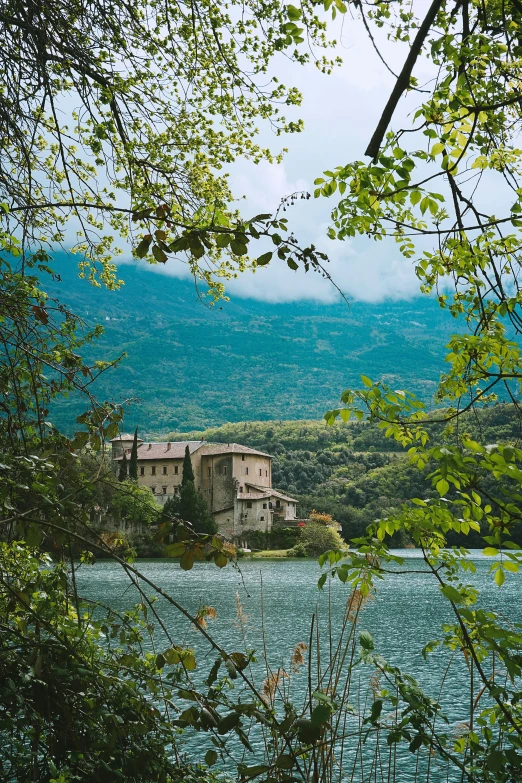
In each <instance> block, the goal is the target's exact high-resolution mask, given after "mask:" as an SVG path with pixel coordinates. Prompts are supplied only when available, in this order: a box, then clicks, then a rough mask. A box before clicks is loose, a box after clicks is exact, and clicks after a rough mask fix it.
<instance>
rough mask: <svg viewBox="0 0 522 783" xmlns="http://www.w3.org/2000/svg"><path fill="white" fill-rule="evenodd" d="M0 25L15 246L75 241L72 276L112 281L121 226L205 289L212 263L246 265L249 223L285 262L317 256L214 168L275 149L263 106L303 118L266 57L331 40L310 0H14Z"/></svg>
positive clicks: (298, 56) (3, 174)
mask: <svg viewBox="0 0 522 783" xmlns="http://www.w3.org/2000/svg"><path fill="white" fill-rule="evenodd" d="M0 25H1V27H2V33H3V41H4V46H3V50H2V51H3V54H2V55H1V68H2V73H3V74H4V79H3V89H2V91H1V94H0V136H1V137H2V139H3V142H2V147H3V150H2V153H3V154H2V161H1V162H0V200H1V201H2V202H4V208H5V211H6V212H7V211H8V212H9V230H11V232H12V233H16V232H20V233H21V234H22V235H23V237H24V243H25V244H26V245H27V246H30V245H31V244H33V246H36V247H38V246H39V245H40V244H41V243H47V244H48V245H49V246H51V247H54V246H56V245H57V244H64V243H65V244H66V245H69V246H71V245H72V246H73V249H74V251H75V252H77V253H79V254H80V255H81V257H82V259H81V261H80V269H81V274H82V275H83V276H86V277H88V278H89V279H91V280H92V281H99V280H101V281H102V282H104V283H106V284H107V285H109V286H114V285H115V284H117V280H116V277H115V267H114V266H113V264H112V262H111V259H112V257H113V255H114V254H115V253H117V252H120V249H121V248H120V245H121V241H123V242H127V241H131V242H132V243H133V245H134V247H135V254H136V256H137V257H139V258H147V260H149V261H150V262H151V263H165V261H166V260H167V257H168V256H171V255H176V256H177V257H181V258H184V259H185V261H186V263H187V264H188V266H189V268H190V270H191V272H192V273H193V274H194V275H195V277H196V278H199V279H202V280H204V281H205V282H207V283H208V284H209V285H210V286H212V287H213V292H214V294H215V295H220V294H221V293H222V285H220V283H219V280H218V281H217V282H216V280H215V278H214V277H213V273H217V276H218V277H230V276H231V275H235V274H237V273H238V272H241V271H243V270H244V269H245V268H246V267H247V266H248V265H249V264H251V262H249V261H248V259H247V249H248V243H249V240H250V239H251V238H254V239H256V238H258V237H259V236H260V234H263V235H267V236H271V237H272V239H273V241H274V243H275V244H276V245H277V246H278V247H279V251H280V257H281V258H283V259H285V260H287V261H288V262H289V263H291V264H293V265H294V268H295V267H296V264H297V261H296V260H295V258H301V260H302V261H303V263H305V264H307V263H308V264H312V265H313V264H315V263H319V265H320V257H319V256H317V255H316V254H315V252H314V249H313V248H312V249H307V251H306V252H305V253H304V254H302V253H301V251H300V249H299V248H298V246H297V243H296V241H295V239H294V238H292V237H289V238H288V239H286V240H284V241H283V239H282V237H281V232H284V231H285V230H286V221H284V220H283V219H280V218H279V216H277V215H276V217H275V218H274V219H270V215H264V216H258V217H257V218H255V219H254V220H252V221H250V222H249V221H244V220H242V219H241V218H240V216H239V215H238V214H237V212H236V211H235V209H234V208H233V206H231V202H232V194H231V192H230V189H229V186H228V182H227V174H226V170H227V167H228V166H229V164H231V163H232V162H233V161H234V160H235V159H236V158H237V157H239V156H242V157H244V158H246V159H250V160H252V161H254V162H259V161H261V160H268V161H272V160H280V157H281V153H278V154H276V155H273V154H272V152H271V151H270V150H269V149H267V148H265V147H262V146H261V145H260V144H258V143H257V141H256V135H257V133H258V125H259V123H260V122H265V123H268V125H269V126H270V127H271V128H272V130H273V131H274V132H275V134H276V135H280V134H282V133H293V132H298V131H300V130H301V128H302V123H301V121H299V120H297V121H294V120H288V119H287V118H286V117H285V115H284V113H283V111H284V107H285V106H286V107H291V106H296V105H299V103H300V101H301V96H300V94H299V91H298V90H296V89H295V88H294V87H291V86H286V85H285V84H283V83H281V82H280V81H279V79H278V78H277V76H275V75H273V71H272V61H273V60H274V57H275V56H276V55H279V54H280V53H281V54H283V53H284V55H285V56H286V57H288V58H290V59H291V60H293V61H295V62H297V63H300V64H304V63H306V62H308V61H309V60H310V59H311V53H310V52H311V49H310V46H311V47H312V51H313V50H317V49H318V50H322V49H325V48H326V47H328V45H329V42H328V40H327V38H326V35H325V23H324V21H321V20H320V19H319V17H318V16H317V14H316V10H315V4H314V3H313V2H311V0H305V2H304V3H302V4H301V7H300V8H296V7H294V6H292V5H286V4H285V3H283V2H273V3H265V2H263V0H231V2H229V3H227V4H221V3H216V2H214V1H213V0H203V2H198V3H193V2H186V1H185V0H183V1H182V2H172V0H167V1H166V2H163V0H162V1H161V2H159V0H146V2H145V0H141V1H140V2H138V3H133V4H131V5H129V4H127V3H124V2H121V0H95V2H93V3H81V2H80V3H77V4H73V5H71V4H70V3H67V2H63V1H62V0H58V2H56V3H30V4H29V5H28V4H27V3H25V2H20V0H12V1H11V2H8V3H7V4H4V5H3V7H2V10H1V11H0ZM305 39H306V47H305V46H303V44H305ZM314 58H315V54H314ZM315 62H316V64H317V65H318V67H319V68H320V69H321V70H323V71H325V72H329V71H330V70H331V67H332V65H333V64H334V62H333V61H332V60H330V59H328V58H327V57H325V56H320V57H318V58H315ZM71 219H72V221H73V222H72V223H71V224H70V227H68V223H69V221H70V220H71ZM71 231H76V237H75V239H73V236H74V235H73V234H72V233H71ZM118 238H119V239H118ZM271 256H272V254H271V253H270V252H268V253H264V254H263V256H262V257H261V258H260V259H259V263H260V264H265V263H268V261H269V260H270V258H271ZM204 257H205V258H206V259H207V261H208V263H204Z"/></svg>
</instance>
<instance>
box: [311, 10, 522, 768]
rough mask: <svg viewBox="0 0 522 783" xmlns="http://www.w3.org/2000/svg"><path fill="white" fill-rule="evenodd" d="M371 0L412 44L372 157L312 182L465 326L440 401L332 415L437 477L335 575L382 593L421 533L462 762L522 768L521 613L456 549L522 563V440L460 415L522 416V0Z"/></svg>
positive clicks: (347, 223) (340, 225)
mask: <svg viewBox="0 0 522 783" xmlns="http://www.w3.org/2000/svg"><path fill="white" fill-rule="evenodd" d="M358 5H359V9H360V13H361V14H362V15H363V16H364V21H365V24H366V26H367V29H368V30H369V31H370V35H372V33H371V25H376V26H377V27H380V26H382V25H386V26H387V27H388V31H389V36H390V37H391V38H392V39H394V40H401V41H406V42H407V43H408V44H409V51H408V54H407V57H406V58H405V60H404V64H403V67H402V69H400V71H399V73H398V75H397V77H396V82H395V85H394V88H393V89H392V91H391V93H390V96H389V99H388V101H387V103H386V105H385V106H384V107H383V111H382V115H381V117H380V120H379V122H378V123H377V126H376V128H375V132H374V133H373V135H372V137H371V138H370V139H369V143H368V147H367V150H366V154H367V156H368V157H369V158H370V160H369V161H354V162H349V163H347V164H346V165H341V166H339V167H338V168H336V169H334V170H333V171H330V172H328V173H327V174H326V175H325V177H324V178H319V179H318V180H316V185H317V189H316V191H315V195H316V196H317V197H319V196H327V197H329V196H333V195H334V194H335V193H339V196H340V197H339V200H338V203H337V204H336V206H334V208H333V211H332V226H331V229H330V231H329V234H330V236H331V237H332V238H339V239H341V240H343V239H345V238H348V237H354V236H356V235H358V234H365V235H368V236H372V237H374V238H375V239H376V240H383V239H386V238H388V237H390V238H392V239H393V240H395V242H396V243H397V244H398V246H399V250H400V252H401V253H402V254H403V256H404V257H405V258H406V259H414V264H415V271H416V274H417V276H418V277H419V280H420V284H421V292H422V293H424V294H427V295H431V294H435V295H436V296H437V299H438V302H439V304H440V307H441V308H444V309H446V308H447V309H448V310H449V311H450V313H451V314H452V315H453V316H454V317H455V318H456V319H458V323H459V325H460V326H461V329H462V330H463V331H462V332H461V333H459V334H455V335H454V336H452V338H451V340H450V342H449V344H448V346H447V348H448V353H447V356H446V361H447V363H448V368H447V371H446V372H445V373H444V374H443V375H442V377H441V380H440V383H439V386H438V389H437V391H436V395H435V401H436V402H437V403H438V404H439V405H441V406H442V405H444V409H439V410H435V411H431V412H430V411H428V410H427V409H426V406H425V405H424V404H423V403H421V402H420V401H419V400H418V399H417V398H416V397H415V396H414V395H413V394H411V393H410V392H408V391H404V390H399V391H397V390H395V389H392V388H390V387H389V386H387V385H386V384H385V383H382V382H376V381H374V380H372V379H371V378H368V377H367V376H362V378H361V380H362V387H361V388H360V389H358V390H346V391H345V392H344V393H343V394H342V396H341V406H340V407H339V409H336V410H334V411H330V412H329V413H327V414H326V418H327V421H329V422H333V421H334V420H335V419H336V418H337V417H338V416H341V417H342V418H343V420H344V421H347V420H348V419H349V418H350V416H351V415H355V416H356V417H357V418H358V419H360V420H362V419H364V418H365V417H368V418H369V420H370V421H373V422H375V423H377V424H378V426H379V427H380V428H381V429H382V430H383V431H384V434H385V436H386V437H388V438H394V439H395V440H396V441H398V442H399V443H400V444H401V445H402V446H403V447H405V448H407V449H408V456H409V459H410V460H411V462H412V463H413V464H414V465H415V466H416V467H417V469H418V470H419V472H420V473H421V474H422V473H423V474H424V475H425V477H426V480H427V481H428V482H429V484H430V494H429V496H427V497H426V496H418V497H413V498H412V502H411V504H410V505H408V506H403V507H402V509H398V510H397V511H396V512H395V513H393V514H390V515H389V516H388V517H385V518H383V519H377V520H376V521H374V522H373V523H372V524H371V525H370V526H369V527H368V529H367V531H366V534H365V535H364V536H361V537H360V538H359V539H357V541H356V543H357V545H358V547H359V551H358V552H357V553H354V554H352V555H351V557H350V558H349V560H348V561H347V562H346V563H345V564H344V565H341V566H337V565H334V564H333V563H334V561H335V555H332V560H331V561H330V563H331V565H332V569H331V573H333V574H335V575H338V576H339V577H340V578H341V581H343V582H346V581H348V580H350V581H351V582H352V583H354V582H357V583H358V584H359V586H360V589H361V591H362V594H363V595H368V594H369V592H370V591H371V590H372V589H373V588H374V587H375V585H376V582H377V580H378V579H380V578H381V577H382V576H383V575H384V574H385V573H386V571H387V570H388V569H389V568H390V567H391V566H392V570H393V564H394V562H395V563H396V560H395V559H394V557H393V555H392V554H391V553H390V551H389V546H390V543H391V541H393V537H394V536H396V535H397V534H401V533H402V534H404V535H405V536H406V537H407V538H409V539H410V540H412V541H413V542H414V544H415V546H417V547H418V548H419V549H420V550H421V552H422V555H423V558H424V566H425V569H426V571H427V573H429V574H430V575H431V577H432V579H433V583H434V586H436V587H437V589H438V590H439V593H440V596H441V597H440V600H441V601H445V602H447V606H448V611H449V613H450V614H451V617H452V621H451V622H449V623H448V625H446V626H445V627H444V628H443V629H441V632H440V634H439V636H438V638H437V639H436V640H433V641H432V642H430V644H429V645H428V648H425V650H424V653H425V654H426V655H427V654H428V652H429V651H431V650H434V649H435V648H437V647H439V646H442V647H444V646H446V647H447V648H448V650H449V651H450V652H449V653H448V654H449V655H451V654H453V653H452V652H451V651H454V650H456V649H459V650H462V652H463V653H464V655H465V657H466V661H468V662H469V678H470V688H471V689H472V692H473V691H474V692H479V689H480V694H481V698H480V700H479V699H476V700H471V702H470V705H469V712H468V714H467V716H466V719H467V727H468V728H467V730H466V732H465V733H464V735H463V736H462V738H461V740H460V742H458V743H456V745H455V751H456V753H457V755H455V756H453V757H452V764H454V766H455V768H459V769H460V773H459V777H462V778H464V777H466V778H468V779H475V780H479V781H485V780H494V781H499V782H500V781H505V780H508V779H509V778H511V779H513V780H516V779H518V778H520V776H521V774H522V754H521V753H520V742H521V736H522V731H521V729H520V726H521V724H522V709H521V706H520V705H521V700H520V696H521V692H520V680H519V676H520V673H521V672H522V669H521V666H520V661H521V658H520V652H521V640H520V639H519V638H515V637H514V635H513V629H514V625H513V623H512V618H506V617H503V616H502V615H501V614H500V613H498V612H495V611H491V612H488V613H485V612H484V611H483V610H482V609H481V608H480V602H479V600H478V599H479V596H478V595H477V592H476V591H475V590H474V589H473V588H472V587H470V586H469V583H468V578H467V571H468V570H469V569H471V570H473V569H474V565H473V563H472V562H470V560H469V558H468V553H467V551H466V550H465V549H463V548H457V547H456V548H451V547H450V546H449V544H450V542H452V541H454V540H455V537H456V536H464V537H465V539H466V540H467V542H468V543H469V542H472V541H473V542H475V541H476V540H477V537H480V539H481V540H482V546H484V545H485V548H484V550H483V552H484V554H485V555H486V556H491V557H495V558H496V559H495V560H493V561H492V562H491V566H490V572H491V577H492V579H493V580H494V582H495V583H496V585H497V586H498V587H499V588H500V587H502V585H503V584H504V581H505V580H506V578H507V577H509V576H510V575H512V574H514V573H517V572H518V571H519V570H520V567H521V566H522V552H521V548H520V545H519V544H518V543H517V542H516V540H515V539H516V538H517V537H518V536H519V535H520V533H519V530H520V498H521V497H522V494H521V491H522V450H521V449H520V448H519V444H518V439H516V440H513V442H512V443H504V444H502V443H491V442H488V441H487V440H486V439H485V437H484V435H483V434H482V433H481V432H480V431H478V433H477V435H476V437H472V436H471V435H470V433H469V431H468V432H467V431H466V429H464V426H463V425H464V421H465V420H464V418H463V417H464V415H465V414H466V412H467V411H470V410H474V409H476V408H478V407H480V406H482V405H484V404H491V403H496V402H497V401H498V399H499V397H500V396H501V395H502V396H504V397H505V398H509V399H511V401H512V402H513V403H514V410H515V411H516V415H517V417H518V419H519V422H520V420H521V413H520V405H519V395H520V383H521V381H522V354H521V350H520V343H519V340H518V339H517V338H518V336H519V335H520V333H521V331H522V288H521V285H520V277H519V269H520V265H521V262H522V235H521V231H520V229H521V227H522V219H521V214H522V188H521V181H520V179H521V172H522V151H521V150H520V149H519V147H518V141H519V139H518V137H519V132H520V127H521V124H522V89H521V85H522V80H521V65H520V63H521V61H520V54H521V52H522V48H521V39H520V35H519V28H520V24H521V21H522V8H521V6H520V3H518V2H515V3H512V4H509V5H505V4H502V3H486V4H483V3H475V2H462V3H456V4H451V3H449V2H447V0H434V1H433V2H432V3H431V4H430V5H429V7H427V8H426V9H423V10H424V14H423V17H422V18H420V19H418V18H417V16H416V13H415V12H416V10H417V9H416V8H415V7H412V6H411V5H408V4H406V3H405V2H398V3H396V4H393V8H391V7H390V6H389V5H388V4H380V5H377V6H374V5H373V4H371V3H365V2H363V3H362V4H358ZM372 41H373V43H375V39H374V38H373V36H372ZM421 56H422V57H423V58H425V60H428V61H429V62H431V64H432V65H433V73H434V74H436V76H435V78H434V79H433V81H432V82H430V83H429V84H428V85H423V89H425V88H426V87H427V91H426V92H424V94H422V96H420V95H419V100H418V104H417V108H416V109H414V110H413V111H411V112H409V113H408V117H409V119H408V121H407V122H405V123H403V122H402V121H399V120H397V119H396V109H397V106H398V104H399V101H400V100H401V98H402V97H403V96H404V95H405V93H406V92H410V100H412V99H413V98H414V97H415V91H416V90H417V78H416V76H415V66H416V64H417V62H418V60H419V58H420V57H421ZM491 193H494V194H495V198H494V200H492V199H491ZM430 243H433V244H430ZM451 286H452V287H451ZM434 424H447V425H448V426H449V427H451V428H452V431H453V440H452V441H450V440H448V442H447V443H444V445H439V444H437V443H435V442H434V441H433V429H432V428H433V425H434ZM460 540H462V539H460ZM322 562H323V564H326V559H325V558H324V559H323V561H322ZM323 583H324V580H323ZM500 662H502V664H501V665H503V666H504V667H505V670H506V672H507V673H508V674H507V677H506V680H505V681H503V683H502V684H500V683H498V682H497V680H496V678H495V676H494V675H493V676H492V675H491V671H492V670H493V671H495V669H496V667H497V665H498V664H500ZM493 681H494V682H493ZM373 723H374V725H375V721H373ZM493 726H494V729H492V727H493ZM417 743H419V746H420V745H426V746H427V745H429V744H430V743H429V742H428V741H426V737H423V736H422V735H421V734H418V735H417V737H416V741H414V742H413V743H412V745H413V747H415V745H416V744H417ZM508 744H512V746H513V748H516V750H513V752H511V750H508ZM412 745H410V749H411V748H412ZM437 753H441V755H443V754H444V750H443V749H442V748H440V747H439V748H438V749H437Z"/></svg>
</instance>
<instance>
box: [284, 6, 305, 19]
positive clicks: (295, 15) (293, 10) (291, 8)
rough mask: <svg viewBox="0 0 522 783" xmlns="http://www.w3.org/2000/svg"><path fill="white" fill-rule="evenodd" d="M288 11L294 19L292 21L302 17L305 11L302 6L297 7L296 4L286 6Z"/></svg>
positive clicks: (289, 16) (290, 17) (289, 15)
mask: <svg viewBox="0 0 522 783" xmlns="http://www.w3.org/2000/svg"><path fill="white" fill-rule="evenodd" d="M286 13H287V15H288V18H289V19H292V21H294V22H296V21H297V20H298V19H300V18H301V16H302V13H303V12H302V11H301V9H300V8H296V7H295V5H288V6H287V7H286Z"/></svg>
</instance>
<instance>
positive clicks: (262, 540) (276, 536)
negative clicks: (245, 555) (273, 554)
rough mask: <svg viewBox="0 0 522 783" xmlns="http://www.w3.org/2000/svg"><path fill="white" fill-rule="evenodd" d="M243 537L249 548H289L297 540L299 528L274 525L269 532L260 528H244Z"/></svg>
mask: <svg viewBox="0 0 522 783" xmlns="http://www.w3.org/2000/svg"><path fill="white" fill-rule="evenodd" d="M242 535H244V537H245V539H246V540H247V541H248V545H249V547H250V549H269V550H274V551H275V550H279V549H291V547H293V546H294V544H295V543H296V541H297V538H298V536H299V530H298V528H296V527H279V526H274V527H272V530H271V531H270V532H269V533H265V532H263V531H262V530H245V531H244V533H242Z"/></svg>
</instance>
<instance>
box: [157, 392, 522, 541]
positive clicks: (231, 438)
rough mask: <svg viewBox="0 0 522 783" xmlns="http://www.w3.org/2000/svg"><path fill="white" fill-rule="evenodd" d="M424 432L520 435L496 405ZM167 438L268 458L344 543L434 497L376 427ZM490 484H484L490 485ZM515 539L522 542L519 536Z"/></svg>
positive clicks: (507, 411)
mask: <svg viewBox="0 0 522 783" xmlns="http://www.w3.org/2000/svg"><path fill="white" fill-rule="evenodd" d="M430 432H431V435H432V437H433V440H434V442H435V443H438V444H440V445H444V444H446V443H447V444H453V443H455V442H456V440H457V438H458V437H460V438H461V439H462V438H466V437H470V438H472V439H473V440H479V441H481V442H483V443H489V444H494V443H517V442H518V441H519V440H520V439H521V437H522V430H521V422H520V419H519V418H518V416H517V415H516V411H515V409H514V407H513V406H512V405H494V406H491V407H489V408H484V409H482V410H479V411H478V412H475V413H473V414H467V415H465V416H463V417H462V418H461V420H460V421H459V426H458V429H457V428H455V427H450V426H445V425H442V424H438V425H432V426H431V428H430ZM167 437H168V439H171V440H178V439H179V440H181V439H184V438H188V439H195V440H197V439H199V438H201V437H204V438H205V439H206V440H209V441H216V442H218V443H229V442H238V443H243V444H244V445H246V446H251V447H252V448H256V449H259V450H261V451H265V452H267V453H268V454H271V455H273V457H274V461H273V466H272V479H273V485H274V486H275V487H277V488H278V489H282V490H283V491H285V492H288V493H289V494H290V495H292V496H293V497H296V498H297V499H298V500H299V505H298V515H299V516H300V517H306V516H307V515H308V514H309V513H310V512H311V511H312V510H313V509H316V510H319V511H324V512H326V513H328V514H331V515H332V516H333V517H334V519H337V520H338V521H339V522H341V524H342V527H343V537H344V538H345V540H346V541H349V540H350V539H352V538H354V537H357V536H361V535H363V534H364V531H365V530H366V527H367V526H368V525H370V524H372V523H373V522H374V521H375V520H376V519H380V518H381V517H387V516H394V515H396V514H398V513H399V512H400V509H401V506H402V505H403V504H404V503H407V502H408V501H410V500H411V499H412V498H417V497H420V498H428V497H437V496H438V493H437V491H436V489H434V488H433V487H432V485H431V481H430V480H429V479H428V477H427V472H422V471H419V470H418V468H417V467H416V465H414V464H412V463H411V461H410V460H409V458H408V455H407V453H406V449H405V448H403V447H402V446H401V445H400V444H399V443H397V441H396V440H393V439H390V438H386V437H385V436H384V432H383V430H382V429H379V427H378V426H377V424H376V423H375V424H369V423H367V422H352V423H348V424H342V423H339V422H338V423H336V424H335V425H334V426H332V427H329V426H327V424H326V422H324V421H299V422H296V421H283V422H281V421H279V422H277V421H271V422H241V423H238V424H226V425H224V426H222V427H213V428H209V429H207V430H204V431H203V432H189V433H176V432H174V433H169V435H168V436H166V438H167ZM494 483H495V482H494V481H492V480H491V479H490V480H489V486H490V488H491V486H492V485H494ZM515 536H516V539H517V540H518V539H519V538H520V539H521V541H520V542H521V543H522V535H519V534H518V533H516V534H515ZM283 539H284V540H283ZM451 540H452V542H453V543H463V544H464V543H465V541H466V540H467V542H468V545H470V546H471V545H474V546H477V547H480V546H481V539H480V537H479V536H475V535H474V534H473V533H471V539H470V538H469V537H468V538H467V539H465V537H460V536H459V537H455V536H453V537H452V538H451ZM252 541H253V542H255V543H254V544H253V545H255V546H259V548H267V549H279V548H281V549H284V548H286V547H287V546H288V547H289V546H291V545H292V544H291V543H287V539H286V538H284V536H282V534H280V533H274V534H273V535H272V536H271V537H270V538H269V540H267V541H266V542H263V541H261V540H259V541H257V539H252ZM470 541H471V543H470ZM394 543H395V545H396V546H404V545H407V544H408V543H411V540H410V539H408V538H407V537H405V536H396V537H395V539H394Z"/></svg>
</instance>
